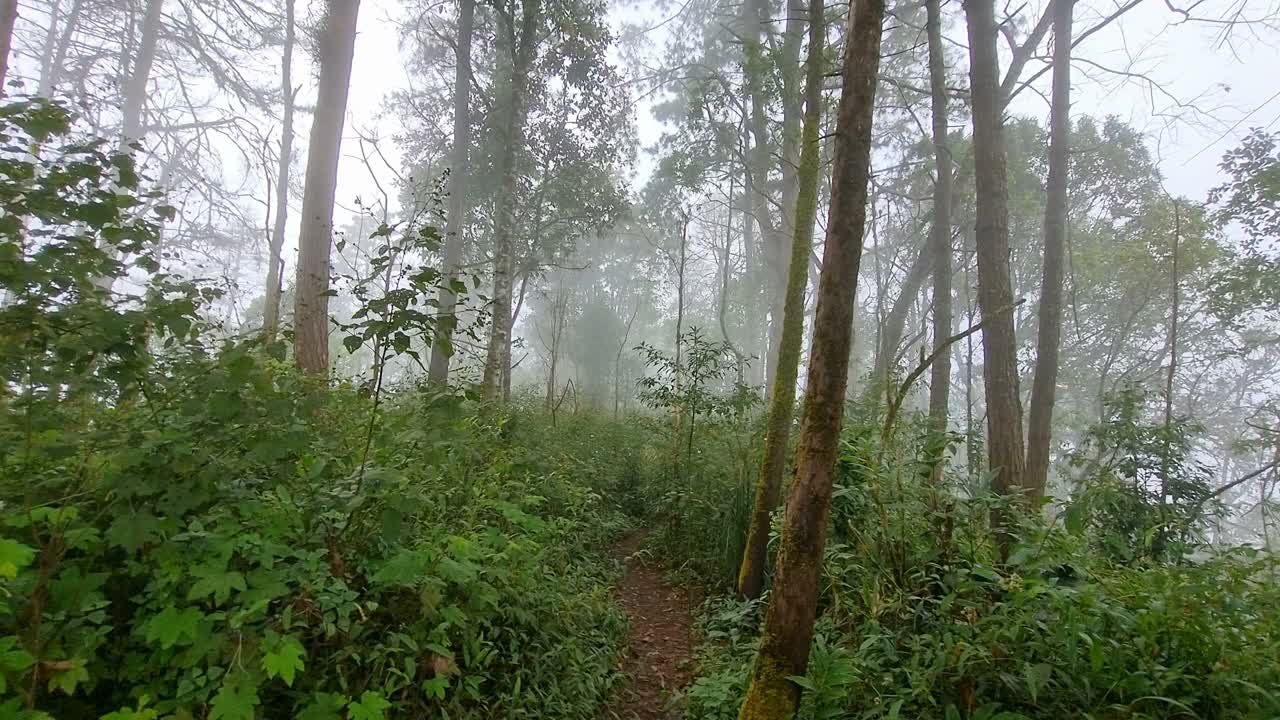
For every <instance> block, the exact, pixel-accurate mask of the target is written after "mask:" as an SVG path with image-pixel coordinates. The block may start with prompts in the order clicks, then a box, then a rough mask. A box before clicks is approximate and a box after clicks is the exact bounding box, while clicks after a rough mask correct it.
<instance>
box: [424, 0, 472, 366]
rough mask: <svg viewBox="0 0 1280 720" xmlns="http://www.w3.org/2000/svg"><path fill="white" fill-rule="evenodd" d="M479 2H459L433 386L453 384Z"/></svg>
mask: <svg viewBox="0 0 1280 720" xmlns="http://www.w3.org/2000/svg"><path fill="white" fill-rule="evenodd" d="M475 7H476V5H475V0H458V46H457V53H456V56H457V61H456V67H455V68H454V74H453V158H452V163H453V166H452V167H451V168H449V220H448V225H447V226H446V228H445V240H444V283H443V284H442V285H441V286H440V295H439V298H438V302H439V307H438V308H437V312H438V317H439V320H438V322H437V325H436V336H437V340H436V342H435V343H434V344H432V346H431V365H430V367H429V369H428V370H427V379H428V380H429V381H430V382H431V383H432V384H433V385H444V384H445V383H447V382H448V381H449V359H450V357H451V356H452V354H453V352H452V343H451V342H450V339H451V338H452V336H453V330H454V328H455V327H456V326H457V316H456V315H455V309H456V307H457V304H458V296H457V294H456V293H455V292H454V289H453V287H452V283H453V281H454V280H455V279H456V278H457V277H458V266H459V264H460V263H461V262H462V240H463V238H462V233H463V228H464V227H465V223H466V215H467V202H466V191H467V173H468V171H469V168H468V167H467V157H468V150H469V149H470V146H471V35H472V32H473V29H474V26H475Z"/></svg>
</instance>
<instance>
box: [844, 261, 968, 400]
mask: <svg viewBox="0 0 1280 720" xmlns="http://www.w3.org/2000/svg"><path fill="white" fill-rule="evenodd" d="M948 245H950V238H948ZM932 265H933V247H932V243H931V242H926V243H925V244H924V245H921V246H920V251H919V252H918V253H917V254H916V259H915V261H914V262H912V263H911V267H910V268H909V269H908V270H907V277H906V278H905V279H904V280H903V281H902V290H901V291H900V292H899V293H898V297H897V298H895V299H894V301H893V307H891V308H890V309H889V314H888V315H886V316H885V319H884V325H883V327H882V329H881V331H880V334H879V335H880V339H879V342H878V343H877V346H876V360H875V364H874V365H873V366H872V370H871V381H870V382H869V383H868V384H867V388H866V391H865V393H864V394H865V400H866V401H867V402H868V404H870V403H874V402H878V401H879V400H881V399H883V398H884V397H885V392H886V389H887V387H888V384H889V370H890V367H891V366H892V365H893V361H894V360H895V359H896V358H897V355H898V346H899V345H900V344H902V333H903V331H904V330H905V329H906V327H907V314H908V313H910V312H911V306H912V304H914V303H915V301H916V298H917V297H919V295H920V288H921V287H923V286H924V281H925V278H927V277H929V269H930V268H931V267H932ZM947 335H950V333H947ZM943 337H946V335H944V336H943Z"/></svg>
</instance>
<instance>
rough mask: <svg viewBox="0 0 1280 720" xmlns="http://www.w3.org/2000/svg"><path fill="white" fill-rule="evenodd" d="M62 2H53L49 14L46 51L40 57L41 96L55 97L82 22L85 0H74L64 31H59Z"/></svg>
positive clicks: (38, 90) (39, 90)
mask: <svg viewBox="0 0 1280 720" xmlns="http://www.w3.org/2000/svg"><path fill="white" fill-rule="evenodd" d="M60 6H61V3H60V2H57V0H55V2H54V3H53V6H52V8H51V10H50V15H49V32H48V35H47V36H46V38H45V47H44V53H43V54H42V56H41V59H40V61H41V62H40V84H39V87H38V88H37V90H36V92H37V94H38V95H39V96H40V97H44V98H48V97H53V93H54V91H55V90H57V87H58V82H59V81H60V80H61V79H62V66H63V65H64V64H65V63H66V58H67V49H68V48H70V46H71V38H72V36H73V35H75V31H76V28H77V27H78V26H79V24H80V15H81V11H82V10H83V9H84V0H73V2H72V3H71V10H70V11H69V12H68V13H67V21H66V23H65V24H64V25H63V26H62V32H61V33H59V32H57V24H58V9H59V7H60Z"/></svg>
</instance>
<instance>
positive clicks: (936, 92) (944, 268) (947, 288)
mask: <svg viewBox="0 0 1280 720" xmlns="http://www.w3.org/2000/svg"><path fill="white" fill-rule="evenodd" d="M941 5H942V2H941V0H927V2H926V3H925V7H926V12H927V14H928V21H927V23H926V31H927V33H928V36H929V90H930V94H931V95H932V97H933V102H932V106H933V108H932V112H933V163H934V174H935V175H936V176H937V177H936V179H935V180H934V184H933V228H932V229H931V232H930V235H929V242H930V244H931V245H932V246H933V344H934V348H935V349H936V348H937V347H938V345H939V343H941V342H943V341H945V340H946V339H947V338H948V337H950V336H951V327H952V320H951V145H950V143H949V138H948V132H949V129H950V126H949V123H948V116H947V101H948V98H947V65H946V59H947V58H946V55H945V53H944V52H943V45H942V7H941ZM930 372H931V375H930V382H929V422H930V426H931V427H932V429H933V432H935V433H938V434H939V435H941V434H943V433H945V432H946V431H947V416H948V414H949V413H948V410H949V406H950V404H951V352H950V351H949V350H948V351H947V352H946V353H944V354H942V355H939V356H938V358H937V359H936V360H934V361H933V367H932V368H930ZM936 447H937V452H936V454H935V455H934V457H933V458H930V460H931V461H932V462H933V472H932V474H931V476H930V477H931V479H932V481H933V484H934V485H938V484H941V481H942V471H943V465H944V460H943V458H944V452H943V451H944V449H945V448H944V446H943V444H942V443H941V442H939V443H938V444H937V445H936Z"/></svg>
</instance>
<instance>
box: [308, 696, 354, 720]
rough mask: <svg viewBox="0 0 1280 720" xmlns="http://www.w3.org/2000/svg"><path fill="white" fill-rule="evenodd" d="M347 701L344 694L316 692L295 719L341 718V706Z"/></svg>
mask: <svg viewBox="0 0 1280 720" xmlns="http://www.w3.org/2000/svg"><path fill="white" fill-rule="evenodd" d="M348 702H349V700H348V698H347V697H346V696H345V695H337V694H334V693H325V692H318V693H316V694H315V696H314V697H313V698H312V699H311V702H310V703H309V704H308V705H307V706H306V707H305V708H303V709H302V712H300V713H298V717H297V720H342V715H341V714H340V713H341V712H342V708H344V707H346V706H347V703H348Z"/></svg>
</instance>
